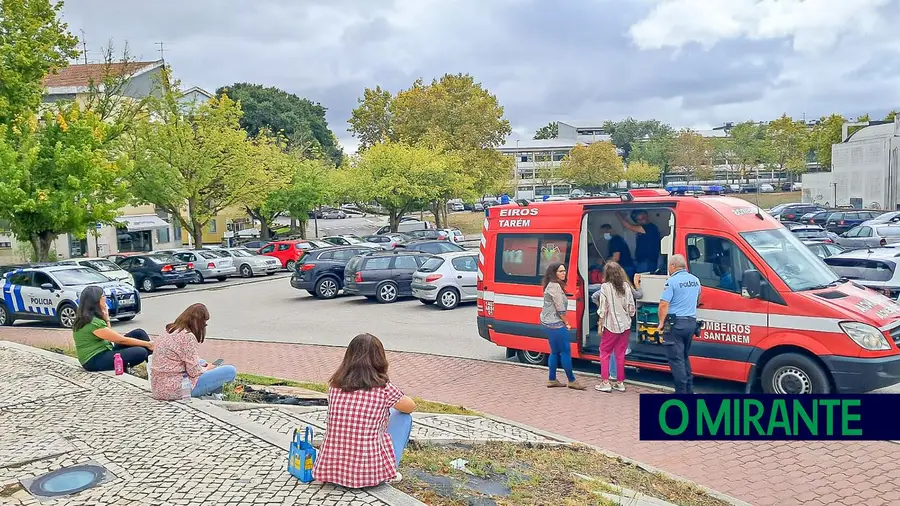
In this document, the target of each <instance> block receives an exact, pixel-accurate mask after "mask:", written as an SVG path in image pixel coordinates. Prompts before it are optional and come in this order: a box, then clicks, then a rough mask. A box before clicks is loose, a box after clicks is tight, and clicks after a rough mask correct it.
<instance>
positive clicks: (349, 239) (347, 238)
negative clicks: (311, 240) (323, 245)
mask: <svg viewBox="0 0 900 506" xmlns="http://www.w3.org/2000/svg"><path fill="white" fill-rule="evenodd" d="M322 240H323V241H325V242H327V243H329V244H331V245H333V246H365V247H367V248H372V249H388V248H385V247H384V246H382V245H381V244H380V243H377V242H369V241H366V240H365V239H363V238H361V237H357V236H355V235H333V236H330V237H323V238H322Z"/></svg>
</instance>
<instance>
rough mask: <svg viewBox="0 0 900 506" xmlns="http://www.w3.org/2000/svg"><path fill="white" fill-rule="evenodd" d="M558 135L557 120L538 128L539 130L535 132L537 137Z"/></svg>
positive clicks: (545, 137)
mask: <svg viewBox="0 0 900 506" xmlns="http://www.w3.org/2000/svg"><path fill="white" fill-rule="evenodd" d="M557 137H559V123H557V122H555V121H551V122H550V123H547V124H546V125H544V126H542V127H541V128H538V130H537V132H535V133H534V138H535V139H555V138H557Z"/></svg>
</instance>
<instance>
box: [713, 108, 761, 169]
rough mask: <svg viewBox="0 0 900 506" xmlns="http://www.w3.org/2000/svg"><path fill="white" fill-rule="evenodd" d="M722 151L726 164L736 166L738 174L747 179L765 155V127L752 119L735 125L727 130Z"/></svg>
mask: <svg viewBox="0 0 900 506" xmlns="http://www.w3.org/2000/svg"><path fill="white" fill-rule="evenodd" d="M722 151H723V153H722V155H721V156H722V157H723V158H724V161H725V163H726V165H727V166H729V167H732V166H736V167H737V171H738V176H739V177H740V178H741V179H744V180H745V181H747V180H749V178H750V174H751V173H752V172H753V171H754V170H755V169H756V167H757V166H758V165H759V164H760V162H762V161H763V160H764V159H765V158H766V156H767V154H766V129H765V127H763V126H762V125H760V124H759V123H756V122H753V121H745V122H743V123H739V124H737V125H735V126H734V128H732V129H731V130H730V131H729V132H728V138H727V141H726V142H725V145H724V148H723V149H722Z"/></svg>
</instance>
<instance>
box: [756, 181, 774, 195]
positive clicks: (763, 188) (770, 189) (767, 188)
mask: <svg viewBox="0 0 900 506" xmlns="http://www.w3.org/2000/svg"><path fill="white" fill-rule="evenodd" d="M759 193H775V187H774V186H772V185H770V184H769V183H763V184H761V185H759Z"/></svg>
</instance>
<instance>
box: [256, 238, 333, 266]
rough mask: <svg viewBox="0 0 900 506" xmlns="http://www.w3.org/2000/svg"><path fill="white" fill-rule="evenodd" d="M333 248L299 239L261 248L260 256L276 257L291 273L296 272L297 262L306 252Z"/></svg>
mask: <svg viewBox="0 0 900 506" xmlns="http://www.w3.org/2000/svg"><path fill="white" fill-rule="evenodd" d="M329 246H332V245H331V244H328V243H327V242H324V241H315V240H307V239H298V240H294V241H273V242H270V243H269V244H266V245H265V246H263V247H262V248H259V252H258V253H259V254H260V255H264V256H267V257H275V258H277V259H278V260H280V261H281V266H282V267H284V268H285V269H287V270H289V271H293V270H294V266H295V265H297V262H298V261H300V259H301V258H303V255H304V253H306V250H310V249H316V248H327V247H329Z"/></svg>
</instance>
